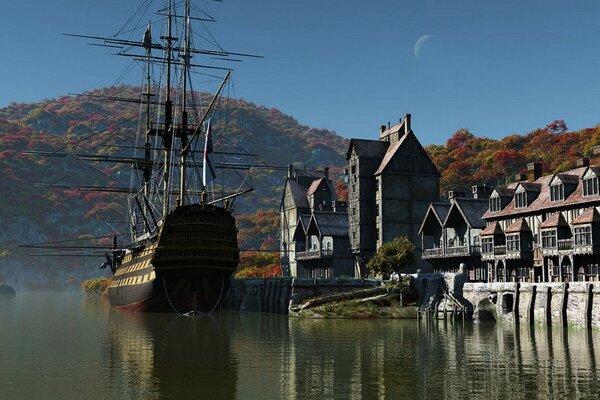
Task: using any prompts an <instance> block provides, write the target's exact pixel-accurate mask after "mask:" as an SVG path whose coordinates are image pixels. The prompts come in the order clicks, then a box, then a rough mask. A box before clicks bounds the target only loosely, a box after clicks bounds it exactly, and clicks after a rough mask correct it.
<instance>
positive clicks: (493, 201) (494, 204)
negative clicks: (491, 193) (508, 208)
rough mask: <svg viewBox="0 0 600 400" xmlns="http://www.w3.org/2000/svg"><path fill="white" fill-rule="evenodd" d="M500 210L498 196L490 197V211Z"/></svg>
mask: <svg viewBox="0 0 600 400" xmlns="http://www.w3.org/2000/svg"><path fill="white" fill-rule="evenodd" d="M500 210H501V206H500V196H496V197H490V211H492V212H495V211H500Z"/></svg>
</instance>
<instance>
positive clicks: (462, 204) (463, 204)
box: [444, 197, 488, 229]
mask: <svg viewBox="0 0 600 400" xmlns="http://www.w3.org/2000/svg"><path fill="white" fill-rule="evenodd" d="M453 209H457V210H458V211H459V212H460V214H461V215H462V216H463V218H464V220H465V222H466V223H467V225H468V226H469V227H471V228H475V229H484V228H485V221H484V220H483V219H482V218H481V217H482V216H483V214H484V213H485V212H486V211H487V209H488V201H487V200H484V199H464V198H460V197H459V198H456V199H454V201H453V203H452V207H451V208H450V211H449V212H448V216H447V217H446V220H445V221H444V226H446V223H447V221H448V218H449V217H450V214H451V213H452V210H453Z"/></svg>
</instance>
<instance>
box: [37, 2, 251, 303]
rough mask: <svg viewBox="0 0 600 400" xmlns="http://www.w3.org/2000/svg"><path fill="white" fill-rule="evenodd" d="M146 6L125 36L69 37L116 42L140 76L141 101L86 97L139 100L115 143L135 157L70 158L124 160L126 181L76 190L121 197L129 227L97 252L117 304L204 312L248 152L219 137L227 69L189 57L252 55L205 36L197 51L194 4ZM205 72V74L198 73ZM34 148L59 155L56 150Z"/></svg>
mask: <svg viewBox="0 0 600 400" xmlns="http://www.w3.org/2000/svg"><path fill="white" fill-rule="evenodd" d="M150 3H151V2H149V1H147V2H145V3H144V4H143V5H142V7H141V8H140V9H139V10H138V13H139V14H140V15H137V16H136V18H135V19H130V20H129V21H128V23H132V21H137V22H135V24H136V25H135V26H132V27H128V26H124V27H123V28H121V29H120V31H119V32H125V33H126V38H121V37H119V35H115V36H110V37H99V36H88V35H71V36H77V37H83V38H86V39H91V40H92V41H94V42H95V43H94V44H96V45H99V46H106V47H109V48H111V49H114V48H117V49H118V51H117V55H119V56H124V57H129V58H131V59H132V60H133V62H134V63H135V64H137V65H139V66H140V67H141V69H142V72H143V84H142V85H141V93H140V95H139V97H138V98H129V97H122V96H120V95H115V94H112V93H110V91H109V93H107V94H106V95H102V96H97V95H83V96H87V97H88V99H89V100H92V101H124V102H129V103H136V104H139V115H138V120H137V129H136V134H135V138H131V139H132V143H125V144H123V145H122V146H120V147H121V149H124V150H132V151H133V154H131V155H123V153H121V155H119V156H111V155H89V154H77V155H75V158H76V159H78V160H81V161H84V162H99V163H100V162H102V163H104V162H113V163H118V164H121V165H128V166H130V167H131V168H130V169H129V170H128V171H127V172H126V174H127V176H128V177H129V178H130V182H131V183H130V187H128V188H125V187H123V188H118V187H115V186H114V185H112V186H108V187H85V188H83V189H81V190H86V191H108V192H111V193H123V194H124V195H126V196H127V213H126V214H127V215H126V218H125V219H126V221H128V222H127V226H128V227H127V231H128V232H121V233H120V234H119V235H114V240H113V244H112V247H111V246H108V247H105V248H106V250H108V252H106V253H105V254H104V255H103V256H105V257H106V262H105V263H104V264H103V265H102V267H103V268H105V267H110V270H111V271H112V275H113V276H112V282H111V284H110V286H109V288H108V294H109V298H110V302H111V304H112V305H113V306H114V307H116V308H119V309H123V310H130V311H157V312H177V313H190V312H191V313H194V312H211V311H212V310H214V309H216V308H217V307H218V305H219V303H220V300H221V299H222V298H223V296H224V295H225V293H226V291H227V289H228V287H229V283H230V278H231V275H232V273H233V272H234V271H235V269H236V267H237V265H238V263H239V247H238V243H237V229H236V225H235V218H234V216H233V215H232V212H233V205H234V202H235V200H236V198H237V196H239V195H242V194H244V193H247V192H249V191H252V190H253V187H252V185H251V182H250V181H249V179H248V174H249V171H250V169H251V168H252V167H253V166H252V161H249V160H248V157H250V158H252V157H253V155H250V154H247V153H246V152H245V151H244V149H240V148H239V144H236V143H234V142H235V141H232V140H228V139H227V137H226V133H227V132H225V131H226V127H227V124H226V123H225V122H224V119H225V116H227V115H228V114H229V113H228V110H226V109H225V108H226V107H227V103H228V102H227V98H226V96H224V95H223V94H222V92H223V91H224V88H226V87H227V85H229V84H230V76H231V70H232V69H231V68H229V67H224V66H215V65H208V63H206V64H204V63H202V64H199V63H198V62H196V61H194V62H192V58H193V57H198V58H201V57H205V58H207V59H208V60H209V61H210V60H219V61H218V62H227V61H228V60H229V61H236V62H239V61H241V59H242V58H244V57H259V56H255V55H251V54H244V53H232V52H228V51H225V50H223V49H222V48H221V46H220V45H218V43H216V41H214V40H210V41H208V42H209V44H212V45H214V46H213V48H210V46H208V45H207V47H209V48H199V47H195V46H194V42H195V40H196V39H197V38H195V37H196V36H198V35H196V31H195V30H194V29H192V26H191V25H192V22H193V21H201V22H203V23H204V22H215V19H214V18H213V17H212V16H210V15H209V14H208V13H207V12H206V11H204V10H202V9H200V8H198V7H195V6H192V4H191V2H190V0H185V1H182V2H175V1H173V0H168V1H167V2H166V5H165V6H164V7H158V8H156V10H158V11H156V12H153V13H150V12H149V11H148V10H150ZM141 11H145V12H148V13H150V14H151V15H152V16H153V17H154V19H155V24H156V25H158V24H159V23H160V24H161V25H162V28H161V35H160V39H159V40H155V38H154V37H153V35H152V32H153V30H156V28H154V27H153V25H154V23H153V22H152V19H150V22H149V23H148V24H147V25H145V24H144V25H141V24H140V23H139V21H141V20H142V18H143V16H142V14H143V13H141ZM156 16H158V18H156ZM126 25H127V24H126ZM135 31H139V38H140V39H141V40H139V41H135V40H131V39H130V37H131V36H132V35H133V32H135ZM211 37H212V35H211ZM201 38H205V36H203V37H201ZM232 56H235V59H232V58H231V57H232ZM207 68H208V71H210V73H206V72H203V73H199V72H198V70H203V71H206V69H207ZM194 72H196V73H198V74H200V75H202V76H203V77H206V76H210V77H211V78H212V80H213V82H214V81H216V82H217V84H218V88H216V90H214V93H213V94H204V95H203V94H202V93H199V92H196V91H195V90H194V89H195V88H194V87H193V86H192V85H193V83H192V82H193V80H192V77H193V75H192V73H194ZM219 73H222V74H223V75H224V76H220V75H217V74H219ZM211 121H212V122H211ZM211 125H212V127H211ZM215 127H216V128H215ZM213 136H214V137H215V138H216V140H215V144H216V146H215V147H214V148H213ZM32 153H37V154H40V155H42V156H48V157H65V155H64V153H56V152H52V153H49V152H32ZM46 186H50V185H46ZM61 187H62V186H61ZM63 188H64V187H63ZM78 189H80V188H78ZM33 247H35V246H33ZM99 248H100V246H95V247H93V249H99ZM94 251H97V250H94ZM103 251H104V250H103Z"/></svg>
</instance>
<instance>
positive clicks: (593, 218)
mask: <svg viewBox="0 0 600 400" xmlns="http://www.w3.org/2000/svg"><path fill="white" fill-rule="evenodd" d="M592 222H600V214H598V211H596V208H595V207H592V208H588V209H586V210H584V211H583V212H582V213H581V214H579V217H577V218H575V219H574V220H573V225H578V224H589V223H592Z"/></svg>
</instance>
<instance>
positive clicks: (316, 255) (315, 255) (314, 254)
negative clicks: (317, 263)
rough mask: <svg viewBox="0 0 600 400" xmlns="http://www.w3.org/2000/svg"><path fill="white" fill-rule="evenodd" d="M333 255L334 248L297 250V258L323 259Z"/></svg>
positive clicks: (305, 259)
mask: <svg viewBox="0 0 600 400" xmlns="http://www.w3.org/2000/svg"><path fill="white" fill-rule="evenodd" d="M332 257H333V250H309V251H300V252H296V260H298V261H307V260H323V259H329V258H332Z"/></svg>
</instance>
